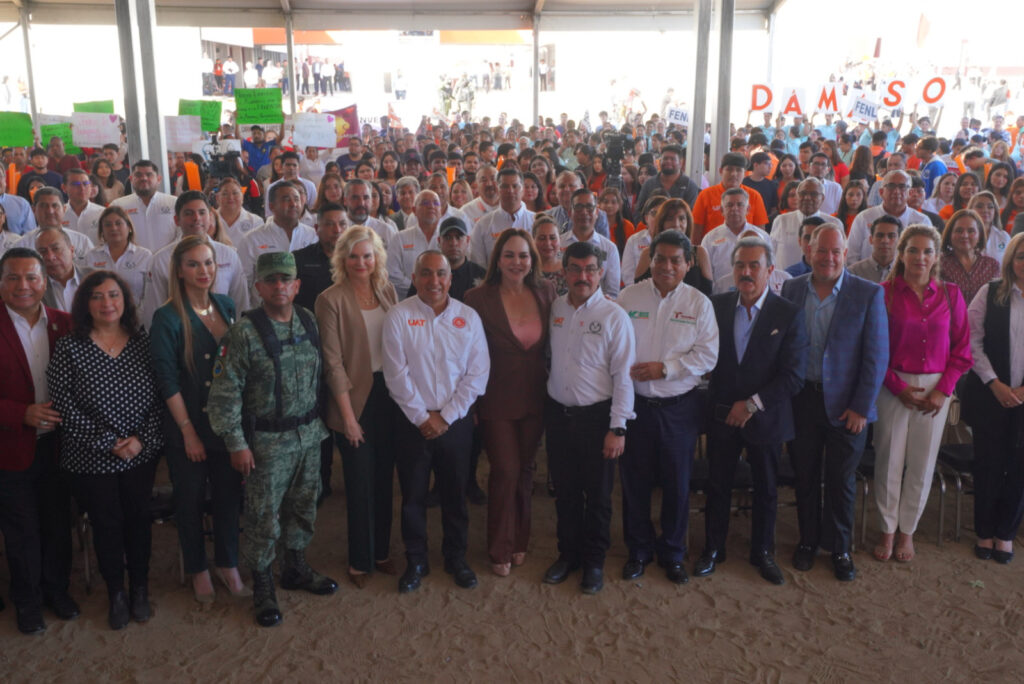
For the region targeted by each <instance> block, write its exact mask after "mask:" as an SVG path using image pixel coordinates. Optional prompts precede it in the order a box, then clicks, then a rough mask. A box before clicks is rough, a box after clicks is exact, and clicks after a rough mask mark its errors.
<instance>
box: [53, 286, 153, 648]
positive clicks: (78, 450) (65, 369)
mask: <svg viewBox="0 0 1024 684" xmlns="http://www.w3.org/2000/svg"><path fill="white" fill-rule="evenodd" d="M71 319H72V324H73V329H72V332H71V334H70V335H68V336H66V337H64V338H62V339H61V340H59V341H58V342H57V345H56V347H55V349H54V352H53V356H52V357H51V359H50V366H49V368H48V369H47V379H48V384H49V387H50V397H51V398H52V400H53V407H54V409H56V410H57V411H59V412H60V415H61V457H60V465H61V468H62V469H63V470H65V471H67V472H69V473H70V474H71V481H72V487H73V489H74V492H75V496H76V497H77V499H78V501H79V504H80V505H81V506H82V507H83V508H84V509H85V511H86V512H87V513H88V515H89V521H90V523H91V524H92V530H93V538H94V541H95V546H96V557H97V559H98V561H99V568H100V573H101V574H102V575H103V579H104V581H106V583H107V591H108V592H109V595H110V615H109V621H110V626H111V628H113V629H121V628H122V627H124V626H125V625H127V624H128V621H129V619H134V620H135V621H137V622H145V621H146V620H148V619H149V615H150V606H149V589H148V577H149V556H150V547H151V534H150V525H151V524H152V523H151V520H150V512H149V499H150V496H151V494H152V490H153V479H154V477H155V475H156V464H157V460H158V456H159V453H160V448H161V446H162V445H163V435H162V433H161V420H162V414H163V410H164V403H163V402H162V401H160V398H159V396H158V395H157V387H156V378H155V377H154V375H153V364H152V361H151V359H150V352H149V338H148V336H147V335H146V333H145V331H143V330H142V328H141V327H140V326H139V323H138V315H137V312H136V307H135V303H134V302H133V301H132V296H131V291H130V290H129V288H128V287H127V285H126V284H125V282H124V281H123V280H122V279H121V277H120V276H118V275H117V274H115V273H113V272H111V271H95V272H93V273H91V274H90V275H89V276H88V277H86V278H85V280H83V281H82V284H81V285H80V286H79V288H78V291H77V292H76V293H75V299H74V303H73V304H72V305H71ZM126 560H127V569H128V578H129V582H130V599H129V596H128V595H126V594H125V590H124V574H125V565H126V562H125V561H126Z"/></svg>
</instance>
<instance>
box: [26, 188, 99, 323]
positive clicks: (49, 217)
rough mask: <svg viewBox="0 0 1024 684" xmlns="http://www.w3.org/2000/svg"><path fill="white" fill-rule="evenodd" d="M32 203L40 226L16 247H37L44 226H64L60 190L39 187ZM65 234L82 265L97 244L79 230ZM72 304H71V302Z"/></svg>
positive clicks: (33, 211) (65, 232)
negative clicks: (37, 239) (85, 257)
mask: <svg viewBox="0 0 1024 684" xmlns="http://www.w3.org/2000/svg"><path fill="white" fill-rule="evenodd" d="M32 199H33V205H32V214H33V216H35V219H36V225H37V226H38V227H36V228H33V229H32V230H30V231H28V232H27V233H25V234H24V235H23V236H21V239H20V240H18V242H17V244H16V245H15V246H16V247H28V248H29V249H35V248H36V238H38V237H39V232H40V231H41V230H43V229H44V228H62V227H63V226H62V225H61V223H62V222H63V217H64V199H63V197H61V194H60V190H58V189H57V188H51V187H49V186H47V187H44V188H39V189H38V190H36V194H35V196H34V197H33V198H32ZM64 235H65V236H67V238H68V240H69V241H70V242H71V246H72V247H74V248H75V250H74V251H75V254H74V259H75V261H76V262H77V263H78V264H79V265H81V259H82V256H83V255H84V254H86V253H88V251H89V250H90V249H92V248H93V247H94V246H95V245H94V244H93V241H92V240H91V239H90V238H89V236H88V235H84V234H82V233H79V232H78V231H77V230H70V229H65V230H64ZM69 306H70V304H69Z"/></svg>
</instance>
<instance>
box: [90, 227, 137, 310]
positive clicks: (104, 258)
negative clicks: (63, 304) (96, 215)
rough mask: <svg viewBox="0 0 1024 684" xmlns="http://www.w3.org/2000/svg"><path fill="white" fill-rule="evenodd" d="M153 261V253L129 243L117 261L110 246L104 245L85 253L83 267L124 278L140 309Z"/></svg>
mask: <svg viewBox="0 0 1024 684" xmlns="http://www.w3.org/2000/svg"><path fill="white" fill-rule="evenodd" d="M152 259H153V253H152V252H150V251H149V250H148V249H146V248H145V247H139V246H138V245H136V244H133V243H131V242H129V243H128V246H127V248H125V250H124V254H122V255H121V258H120V259H116V260H115V259H114V257H113V256H111V254H110V245H108V244H106V243H103V244H101V245H99V246H97V247H93V248H92V249H91V250H89V251H88V252H86V253H85V256H84V257H83V259H82V266H83V267H84V268H85V270H87V271H99V270H105V271H114V272H115V273H117V274H118V275H119V276H121V277H122V278H124V281H125V282H126V283H128V288H129V289H130V290H131V291H132V297H133V298H134V299H135V306H136V307H139V306H141V305H142V303H143V300H144V296H145V291H146V280H147V278H146V274H147V273H148V272H149V264H150V261H151V260H152Z"/></svg>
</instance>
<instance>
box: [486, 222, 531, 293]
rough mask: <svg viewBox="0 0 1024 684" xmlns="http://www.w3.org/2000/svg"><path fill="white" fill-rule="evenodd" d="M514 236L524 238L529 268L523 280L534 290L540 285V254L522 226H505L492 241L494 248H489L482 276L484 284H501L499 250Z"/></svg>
mask: <svg viewBox="0 0 1024 684" xmlns="http://www.w3.org/2000/svg"><path fill="white" fill-rule="evenodd" d="M514 237H521V238H523V239H524V240H526V247H527V249H529V250H530V270H529V271H528V272H527V274H526V276H525V277H524V278H523V282H524V283H525V284H526V286H527V287H529V288H531V289H533V290H536V289H537V288H538V287H540V278H541V276H540V274H539V273H538V272H539V271H540V254H539V253H538V252H537V245H535V244H534V242H533V236H532V235H530V233H529V232H528V231H525V230H523V229H522V228H506V229H505V230H503V231H502V232H501V235H499V236H498V241H497V242H495V243H494V249H492V250H491V260H490V263H489V264H488V265H487V275H486V276H484V284H486V285H500V284H501V270H500V269H499V268H498V260H499V259H501V250H502V249H504V248H505V243H507V242H508V241H509V240H511V239H512V238H514Z"/></svg>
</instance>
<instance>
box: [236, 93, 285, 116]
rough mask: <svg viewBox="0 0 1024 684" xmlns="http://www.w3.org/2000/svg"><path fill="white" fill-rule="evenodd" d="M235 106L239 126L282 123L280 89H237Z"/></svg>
mask: <svg viewBox="0 0 1024 684" xmlns="http://www.w3.org/2000/svg"><path fill="white" fill-rule="evenodd" d="M235 106H236V112H237V113H236V121H238V123H240V124H271V123H276V124H279V123H284V111H283V110H282V109H281V89H280V88H239V89H237V90H235Z"/></svg>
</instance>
